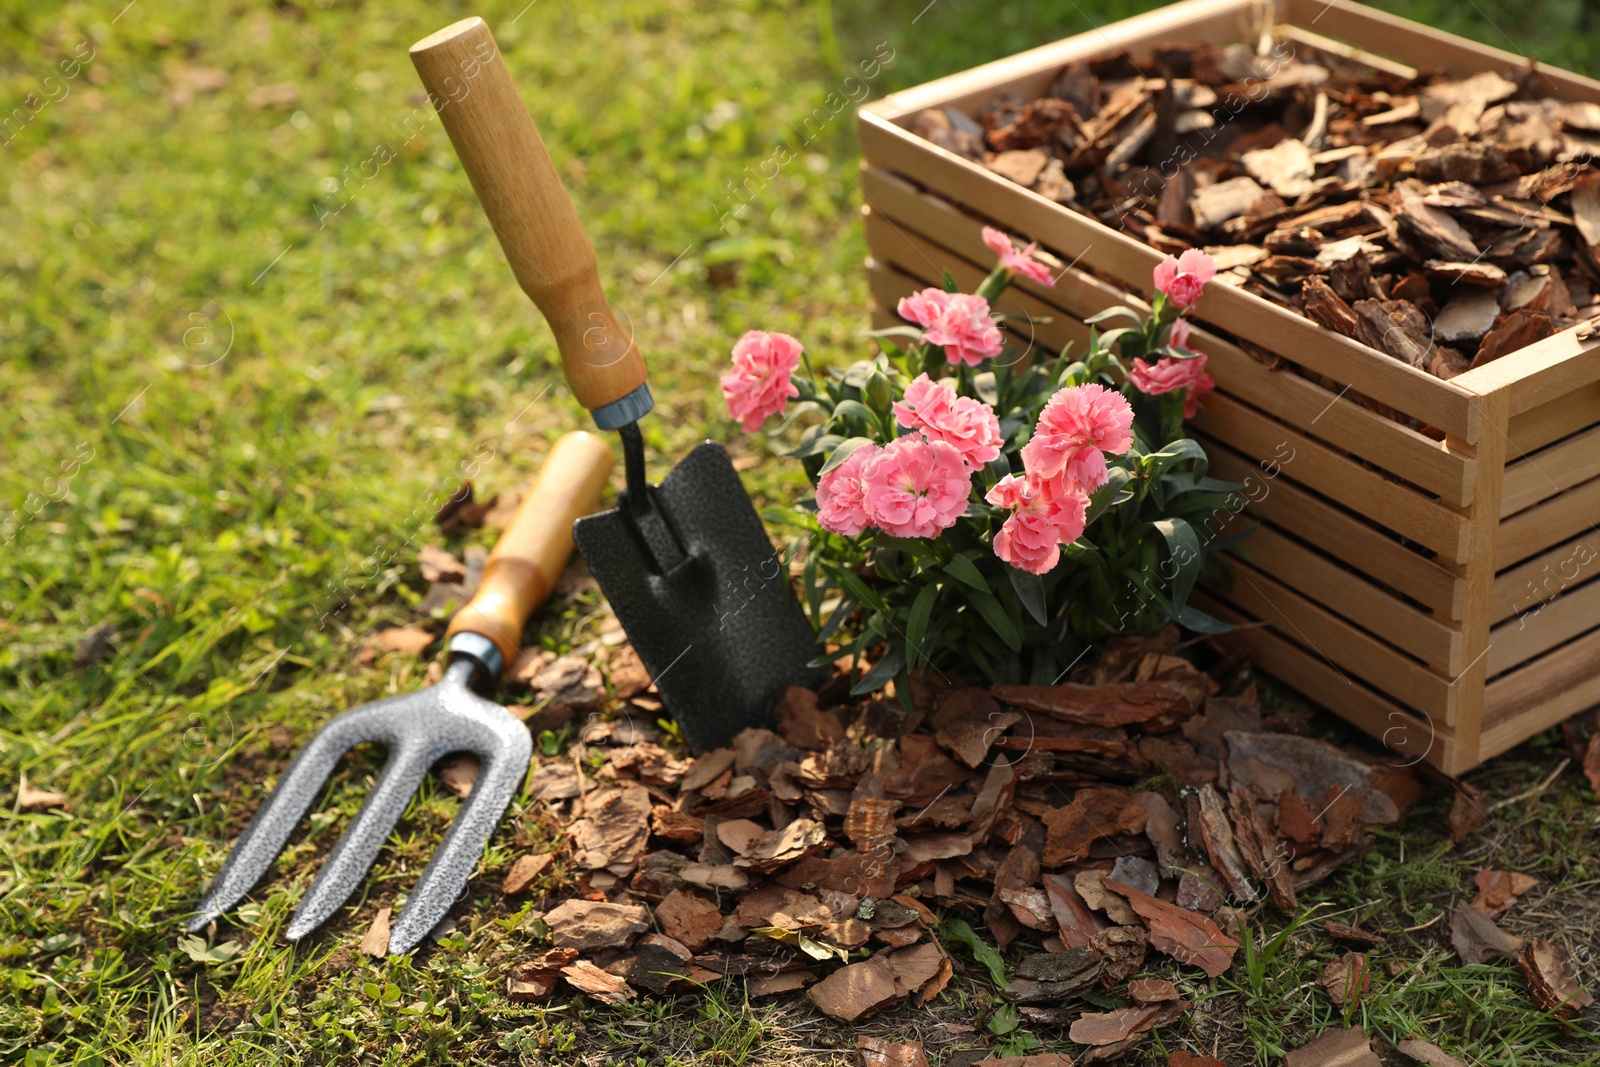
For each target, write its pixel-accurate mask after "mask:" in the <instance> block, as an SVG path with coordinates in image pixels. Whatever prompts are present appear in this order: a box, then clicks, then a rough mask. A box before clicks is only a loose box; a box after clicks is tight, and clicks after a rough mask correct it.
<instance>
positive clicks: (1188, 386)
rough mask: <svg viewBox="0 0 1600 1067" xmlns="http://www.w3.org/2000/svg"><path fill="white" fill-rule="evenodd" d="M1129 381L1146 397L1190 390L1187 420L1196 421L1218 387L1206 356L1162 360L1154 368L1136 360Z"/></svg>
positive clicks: (1185, 409) (1186, 399) (1186, 398)
mask: <svg viewBox="0 0 1600 1067" xmlns="http://www.w3.org/2000/svg"><path fill="white" fill-rule="evenodd" d="M1180 321H1181V320H1180ZM1128 381H1130V382H1132V383H1133V387H1134V388H1135V389H1137V390H1139V392H1141V393H1144V394H1145V395H1146V396H1160V395H1161V394H1162V393H1170V392H1172V391H1173V390H1175V389H1184V390H1187V392H1186V393H1185V394H1184V398H1183V417H1184V418H1186V419H1192V418H1194V417H1195V414H1196V413H1197V412H1198V411H1199V410H1200V401H1201V400H1203V399H1204V398H1205V396H1206V394H1207V393H1209V392H1211V390H1213V389H1215V388H1216V387H1217V383H1216V381H1215V379H1213V378H1212V377H1211V375H1210V374H1208V373H1206V354H1205V353H1204V352H1201V353H1200V354H1199V355H1197V356H1195V357H1194V358H1193V359H1173V358H1172V357H1171V356H1162V357H1161V358H1160V359H1158V360H1156V362H1155V363H1154V364H1153V365H1152V364H1149V363H1146V362H1145V361H1144V360H1142V359H1136V360H1134V361H1133V366H1132V367H1130V368H1129V369H1128Z"/></svg>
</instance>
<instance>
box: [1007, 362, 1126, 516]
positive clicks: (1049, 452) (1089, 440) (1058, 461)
mask: <svg viewBox="0 0 1600 1067" xmlns="http://www.w3.org/2000/svg"><path fill="white" fill-rule="evenodd" d="M1132 426H1133V408H1131V407H1129V406H1128V401H1127V400H1126V399H1125V398H1124V397H1123V395H1122V394H1121V393H1114V392H1112V391H1111V390H1109V389H1107V388H1105V387H1104V386H1101V385H1097V384H1094V383H1093V382H1091V383H1089V384H1088V385H1075V386H1071V387H1069V388H1066V389H1062V390H1060V391H1059V392H1057V393H1056V394H1055V395H1054V396H1052V397H1051V398H1050V400H1049V402H1048V403H1046V404H1045V406H1044V410H1043V411H1041V412H1040V413H1039V423H1038V425H1037V426H1035V427H1034V430H1033V438H1032V439H1031V440H1029V442H1028V443H1027V444H1026V445H1023V446H1022V464H1023V467H1024V468H1026V470H1027V472H1028V474H1029V475H1031V476H1032V477H1033V478H1034V479H1035V480H1038V481H1044V480H1049V479H1055V478H1062V479H1064V480H1065V481H1066V482H1067V483H1068V484H1069V485H1072V486H1075V487H1077V488H1080V489H1082V490H1084V491H1085V492H1092V491H1094V490H1095V489H1098V488H1099V487H1100V486H1102V485H1104V484H1105V481H1106V457H1105V453H1107V452H1110V453H1112V454H1113V455H1121V454H1122V453H1124V452H1126V451H1127V450H1128V449H1130V448H1132V447H1133V433H1132V431H1131V427H1132Z"/></svg>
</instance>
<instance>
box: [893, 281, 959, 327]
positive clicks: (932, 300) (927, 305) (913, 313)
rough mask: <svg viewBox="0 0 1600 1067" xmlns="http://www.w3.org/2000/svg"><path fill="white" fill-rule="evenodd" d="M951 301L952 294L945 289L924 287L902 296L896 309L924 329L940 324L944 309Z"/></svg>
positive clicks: (903, 316)
mask: <svg viewBox="0 0 1600 1067" xmlns="http://www.w3.org/2000/svg"><path fill="white" fill-rule="evenodd" d="M949 303H950V294H949V293H947V292H945V291H944V290H943V289H933V288H928V289H924V290H922V291H921V292H917V293H912V294H911V295H910V296H903V297H901V298H900V303H898V304H896V305H895V310H896V311H897V312H899V313H900V317H901V318H902V319H906V320H907V321H909V322H914V323H916V324H917V325H918V326H921V327H922V328H923V329H928V328H929V327H932V326H936V325H938V323H939V321H940V320H941V319H942V318H944V309H945V307H946V305H948V304H949Z"/></svg>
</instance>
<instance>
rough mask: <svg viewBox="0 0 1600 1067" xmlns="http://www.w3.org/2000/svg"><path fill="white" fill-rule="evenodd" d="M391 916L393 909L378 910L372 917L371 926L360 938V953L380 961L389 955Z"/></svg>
mask: <svg viewBox="0 0 1600 1067" xmlns="http://www.w3.org/2000/svg"><path fill="white" fill-rule="evenodd" d="M393 915H394V909H393V908H379V909H378V914H376V915H374V916H373V917H372V925H371V926H369V927H367V932H366V933H365V934H363V935H362V936H361V951H362V952H363V953H364V954H365V955H368V956H376V957H378V958H379V959H382V958H383V957H384V956H387V955H388V954H389V925H390V923H389V920H390V918H391V917H392V916H393Z"/></svg>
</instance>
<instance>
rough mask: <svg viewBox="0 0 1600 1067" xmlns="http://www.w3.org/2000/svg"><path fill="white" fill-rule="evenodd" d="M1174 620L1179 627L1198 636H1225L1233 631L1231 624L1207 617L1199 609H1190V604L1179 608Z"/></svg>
mask: <svg viewBox="0 0 1600 1067" xmlns="http://www.w3.org/2000/svg"><path fill="white" fill-rule="evenodd" d="M1173 619H1174V621H1175V622H1177V624H1178V625H1179V626H1182V627H1183V628H1184V629H1186V630H1193V631H1194V632H1195V633H1197V634H1225V633H1229V632H1230V631H1232V630H1233V626H1232V625H1231V624H1229V623H1226V622H1223V621H1222V620H1221V619H1219V618H1216V617H1215V616H1213V615H1207V614H1206V613H1205V612H1203V611H1201V610H1200V609H1199V608H1195V607H1190V606H1189V605H1188V604H1185V605H1184V606H1183V607H1181V608H1179V609H1178V613H1177V615H1175V616H1174V617H1173Z"/></svg>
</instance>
